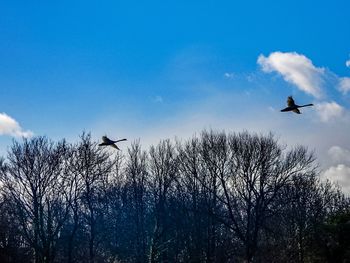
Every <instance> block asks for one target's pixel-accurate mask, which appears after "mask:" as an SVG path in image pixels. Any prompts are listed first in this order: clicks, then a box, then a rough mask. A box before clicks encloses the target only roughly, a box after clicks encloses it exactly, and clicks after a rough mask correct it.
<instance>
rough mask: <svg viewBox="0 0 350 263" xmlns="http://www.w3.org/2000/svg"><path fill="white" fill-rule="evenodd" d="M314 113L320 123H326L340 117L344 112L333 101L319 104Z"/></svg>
mask: <svg viewBox="0 0 350 263" xmlns="http://www.w3.org/2000/svg"><path fill="white" fill-rule="evenodd" d="M315 107H316V112H317V114H318V115H319V117H320V119H321V121H323V122H327V121H330V120H333V119H336V118H339V117H341V116H342V115H343V114H344V112H345V110H344V108H343V107H342V106H340V105H339V104H338V103H336V102H335V101H332V102H321V103H318V104H316V106H315Z"/></svg>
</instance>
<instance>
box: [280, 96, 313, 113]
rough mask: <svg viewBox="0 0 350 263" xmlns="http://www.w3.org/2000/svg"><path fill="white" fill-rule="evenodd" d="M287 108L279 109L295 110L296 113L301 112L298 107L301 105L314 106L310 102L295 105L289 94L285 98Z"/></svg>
mask: <svg viewBox="0 0 350 263" xmlns="http://www.w3.org/2000/svg"><path fill="white" fill-rule="evenodd" d="M287 106H288V107H287V108H284V109H283V110H281V111H282V112H286V111H292V112H295V113H297V114H301V112H300V110H299V108H302V107H308V106H314V105H313V104H312V103H310V104H305V105H301V106H299V105H297V104H295V103H294V100H293V97H292V96H289V97H288V99H287Z"/></svg>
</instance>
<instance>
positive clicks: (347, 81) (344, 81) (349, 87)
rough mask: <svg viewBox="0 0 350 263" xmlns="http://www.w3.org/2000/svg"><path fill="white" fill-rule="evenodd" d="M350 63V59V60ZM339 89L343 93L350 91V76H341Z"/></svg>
mask: <svg viewBox="0 0 350 263" xmlns="http://www.w3.org/2000/svg"><path fill="white" fill-rule="evenodd" d="M349 64H350V61H349ZM338 89H339V90H340V91H341V92H342V93H343V94H346V93H348V92H349V91H350V78H348V77H344V78H339V86H338Z"/></svg>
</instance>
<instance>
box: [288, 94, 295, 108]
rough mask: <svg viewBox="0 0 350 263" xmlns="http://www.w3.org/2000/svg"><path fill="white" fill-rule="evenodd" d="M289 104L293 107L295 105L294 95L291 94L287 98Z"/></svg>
mask: <svg viewBox="0 0 350 263" xmlns="http://www.w3.org/2000/svg"><path fill="white" fill-rule="evenodd" d="M287 106H288V107H293V106H295V103H294V100H293V98H292V96H289V97H288V99H287Z"/></svg>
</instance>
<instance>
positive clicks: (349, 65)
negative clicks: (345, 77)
mask: <svg viewBox="0 0 350 263" xmlns="http://www.w3.org/2000/svg"><path fill="white" fill-rule="evenodd" d="M345 65H346V66H347V67H348V68H350V59H349V60H347V61H346V62H345Z"/></svg>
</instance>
